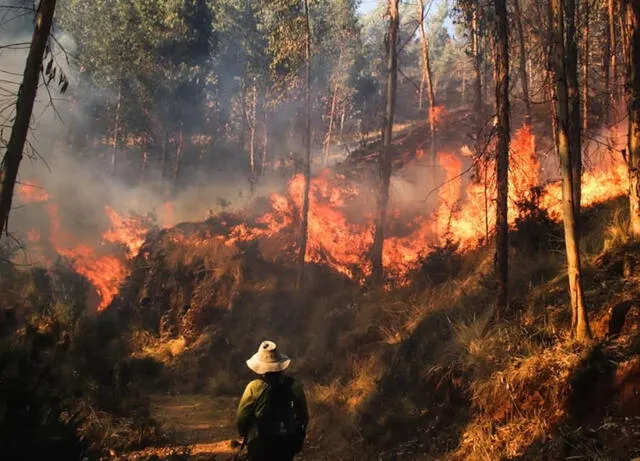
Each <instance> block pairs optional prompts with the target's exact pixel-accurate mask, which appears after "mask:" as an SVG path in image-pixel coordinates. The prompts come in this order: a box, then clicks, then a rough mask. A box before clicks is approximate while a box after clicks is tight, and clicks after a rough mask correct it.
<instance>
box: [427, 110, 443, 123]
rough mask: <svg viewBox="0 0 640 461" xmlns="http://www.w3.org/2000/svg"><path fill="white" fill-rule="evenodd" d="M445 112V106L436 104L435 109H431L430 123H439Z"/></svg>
mask: <svg viewBox="0 0 640 461" xmlns="http://www.w3.org/2000/svg"><path fill="white" fill-rule="evenodd" d="M444 114H445V108H444V106H442V105H440V106H435V107H434V108H433V109H429V123H433V124H435V125H438V123H440V121H441V120H442V117H443V116H444Z"/></svg>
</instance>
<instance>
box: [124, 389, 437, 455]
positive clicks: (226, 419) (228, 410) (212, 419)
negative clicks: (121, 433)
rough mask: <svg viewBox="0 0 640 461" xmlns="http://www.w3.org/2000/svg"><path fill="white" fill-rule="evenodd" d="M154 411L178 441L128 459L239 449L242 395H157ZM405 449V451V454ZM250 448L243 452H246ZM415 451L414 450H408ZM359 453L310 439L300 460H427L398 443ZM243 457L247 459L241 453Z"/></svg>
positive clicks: (163, 425)
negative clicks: (369, 454) (381, 450)
mask: <svg viewBox="0 0 640 461" xmlns="http://www.w3.org/2000/svg"><path fill="white" fill-rule="evenodd" d="M150 401H151V414H152V416H153V418H154V419H155V420H156V421H157V422H158V423H160V425H161V427H162V430H163V432H165V433H166V434H168V435H169V437H170V438H171V439H172V440H174V441H176V444H174V445H170V446H166V447H147V448H145V449H144V450H139V451H135V452H131V453H127V454H126V455H125V457H124V458H121V459H126V460H134V461H135V460H150V459H153V460H157V461H161V460H175V461H186V460H189V461H230V460H232V459H233V457H234V455H235V454H236V453H237V448H234V446H233V445H232V443H231V442H233V441H238V442H239V440H238V436H237V433H236V429H235V425H234V424H235V410H236V407H237V405H238V397H215V398H214V397H211V396H208V395H204V394H186V395H154V396H152V397H151V399H150ZM402 452H404V455H403V454H402ZM245 453H246V451H245V452H244V453H243V454H245ZM408 453H411V454H408ZM363 456H365V457H364V458H363V457H362V456H355V455H354V454H353V453H345V452H344V451H343V450H339V449H337V447H334V446H332V445H331V443H329V442H327V441H324V440H307V443H306V444H305V449H304V450H303V451H302V453H300V454H299V455H298V456H297V457H296V461H329V460H331V461H351V460H358V461H361V460H362V459H377V460H385V461H386V460H394V461H395V460H412V461H417V460H427V459H431V458H428V457H422V456H420V455H418V454H416V452H415V450H414V449H407V447H402V446H400V447H398V450H396V451H394V453H386V454H384V455H383V454H379V456H376V458H370V457H366V455H364V454H363ZM239 460H245V457H243V456H240V457H239Z"/></svg>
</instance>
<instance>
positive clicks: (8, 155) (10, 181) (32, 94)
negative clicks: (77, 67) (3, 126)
mask: <svg viewBox="0 0 640 461" xmlns="http://www.w3.org/2000/svg"><path fill="white" fill-rule="evenodd" d="M55 9H56V0H41V1H40V3H39V4H38V9H37V10H36V18H35V27H34V30H33V36H32V38H31V46H30V47H29V54H28V56H27V63H26V65H25V69H24V74H23V78H22V84H21V85H20V91H19V92H18V99H17V101H16V116H15V120H14V122H13V127H12V128H11V135H10V137H9V143H8V144H7V150H6V152H5V154H4V157H3V159H2V165H1V169H0V181H1V185H0V234H1V233H2V232H3V231H8V222H9V213H10V212H11V203H12V201H13V192H14V189H15V185H16V180H17V178H18V169H19V168H20V162H21V161H22V154H23V151H24V145H25V142H26V140H27V133H28V131H29V124H30V122H31V114H32V111H33V104H34V101H35V99H36V94H37V92H38V83H39V81H40V68H41V67H42V60H43V57H44V54H45V49H46V48H47V43H48V41H49V33H50V32H51V24H52V22H53V13H54V11H55Z"/></svg>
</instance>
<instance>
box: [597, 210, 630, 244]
mask: <svg viewBox="0 0 640 461" xmlns="http://www.w3.org/2000/svg"><path fill="white" fill-rule="evenodd" d="M594 234H595V233H594ZM594 234H592V235H594ZM603 235H604V237H602V236H597V235H596V236H595V238H598V237H599V240H600V241H601V242H602V244H601V247H602V250H601V252H602V253H608V252H610V251H611V250H612V249H614V248H619V247H622V246H625V245H626V244H627V243H628V242H629V216H628V214H627V213H625V212H624V211H623V209H622V208H618V209H616V210H615V211H614V212H613V215H612V217H611V220H610V221H609V223H608V224H607V225H606V226H605V228H604V233H603Z"/></svg>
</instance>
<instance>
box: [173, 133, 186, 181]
mask: <svg viewBox="0 0 640 461" xmlns="http://www.w3.org/2000/svg"><path fill="white" fill-rule="evenodd" d="M176 143H177V144H176V161H175V164H174V167H173V184H174V185H178V179H179V178H180V166H181V163H182V148H183V145H184V135H183V133H182V123H180V127H179V128H178V134H177V136H176Z"/></svg>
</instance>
